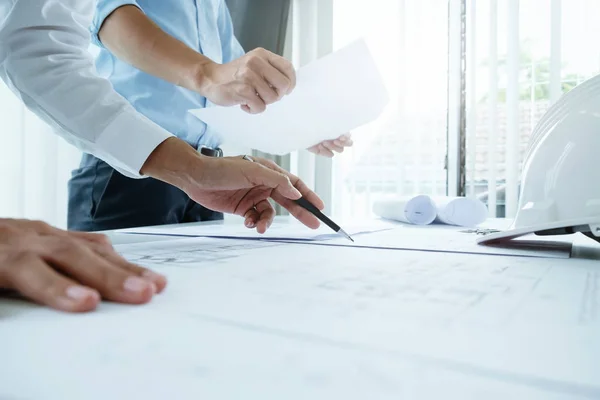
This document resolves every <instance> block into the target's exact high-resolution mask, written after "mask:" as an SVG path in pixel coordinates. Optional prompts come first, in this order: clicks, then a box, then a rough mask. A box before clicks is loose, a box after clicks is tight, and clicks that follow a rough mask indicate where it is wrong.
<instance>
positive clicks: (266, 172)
mask: <svg viewBox="0 0 600 400" xmlns="http://www.w3.org/2000/svg"><path fill="white" fill-rule="evenodd" d="M251 165H252V166H253V167H254V168H252V171H251V176H250V179H251V180H252V181H253V183H255V184H256V185H262V186H266V187H269V188H271V189H273V190H275V191H276V192H277V193H279V194H280V195H282V196H283V197H285V198H287V199H290V200H298V199H299V198H300V197H302V194H301V193H300V192H299V191H298V189H296V188H295V187H294V185H292V182H291V181H290V178H289V177H288V176H287V175H285V174H282V173H281V172H278V171H274V170H272V169H270V168H267V167H265V166H263V165H261V164H259V163H253V164H251ZM249 172H250V171H249Z"/></svg>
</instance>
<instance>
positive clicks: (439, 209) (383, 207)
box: [373, 195, 488, 227]
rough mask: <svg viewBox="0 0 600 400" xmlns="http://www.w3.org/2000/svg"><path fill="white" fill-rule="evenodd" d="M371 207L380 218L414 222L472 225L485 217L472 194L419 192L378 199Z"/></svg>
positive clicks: (479, 202) (483, 205)
mask: <svg viewBox="0 0 600 400" xmlns="http://www.w3.org/2000/svg"><path fill="white" fill-rule="evenodd" d="M373 211H374V212H375V215H377V216H379V217H381V218H385V219H390V220H394V221H400V222H405V223H408V224H414V225H429V224H431V223H433V222H436V223H440V224H447V225H458V226H466V227H473V226H476V225H479V224H481V223H482V222H484V221H485V220H486V218H487V211H488V210H487V207H486V206H485V204H484V203H483V202H481V201H480V200H478V199H474V198H467V197H446V196H441V197H430V196H426V195H419V196H410V197H398V198H393V199H386V200H381V201H378V202H376V203H375V204H374V206H373Z"/></svg>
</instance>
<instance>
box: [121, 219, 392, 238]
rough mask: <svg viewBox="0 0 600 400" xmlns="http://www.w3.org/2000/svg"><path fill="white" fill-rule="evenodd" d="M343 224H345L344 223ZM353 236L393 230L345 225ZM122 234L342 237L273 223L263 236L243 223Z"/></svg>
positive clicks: (324, 228)
mask: <svg viewBox="0 0 600 400" xmlns="http://www.w3.org/2000/svg"><path fill="white" fill-rule="evenodd" d="M342 225H343V224H342ZM342 228H343V229H344V230H345V231H346V232H347V233H348V234H349V235H350V236H356V235H363V234H367V233H372V232H378V231H381V230H385V229H389V228H390V225H389V224H386V223H383V222H377V221H373V222H371V223H370V224H368V225H366V224H365V225H355V226H342ZM119 232H121V233H130V234H146V235H166V236H190V237H219V238H239V239H242V238H243V239H265V240H267V239H268V240H302V241H320V240H330V239H335V238H338V237H342V236H341V235H339V234H338V233H335V232H334V231H332V230H331V228H329V227H328V226H327V225H325V224H321V226H320V227H319V228H318V229H316V230H312V229H310V228H307V227H306V226H304V225H302V224H300V223H298V222H292V223H288V224H273V225H272V226H271V227H270V228H269V229H268V230H267V232H265V233H264V234H259V233H258V232H256V229H248V228H246V227H245V226H244V225H243V224H241V221H240V224H223V225H195V224H184V225H167V226H158V227H143V228H131V229H123V230H120V231H119Z"/></svg>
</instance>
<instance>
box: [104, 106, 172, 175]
mask: <svg viewBox="0 0 600 400" xmlns="http://www.w3.org/2000/svg"><path fill="white" fill-rule="evenodd" d="M173 136H174V135H172V134H171V133H169V132H168V131H166V130H164V129H163V128H161V127H160V126H158V125H156V124H155V123H154V122H152V121H150V120H149V119H148V118H146V117H145V116H143V115H141V114H139V113H137V112H134V111H132V110H125V111H123V112H122V113H121V114H119V115H118V116H117V117H116V118H115V119H114V120H113V121H112V122H111V123H110V124H109V125H108V126H107V127H106V129H105V130H104V131H103V132H102V134H100V136H99V137H98V138H97V139H96V146H97V151H98V153H99V154H94V155H95V156H96V157H98V158H100V159H102V160H104V161H106V162H107V163H108V164H110V165H111V166H113V167H114V168H116V169H117V170H118V171H119V172H121V173H122V174H123V175H125V176H128V177H130V178H137V179H139V178H143V176H142V175H140V170H141V169H142V167H143V166H144V163H145V162H146V160H147V159H148V157H149V156H150V154H152V152H153V151H154V149H156V148H157V147H158V145H159V144H161V143H162V142H164V141H165V140H166V139H168V138H170V137H173Z"/></svg>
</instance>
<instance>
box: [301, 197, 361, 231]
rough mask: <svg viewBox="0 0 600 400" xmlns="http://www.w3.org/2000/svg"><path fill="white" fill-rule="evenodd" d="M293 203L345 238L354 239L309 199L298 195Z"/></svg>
mask: <svg viewBox="0 0 600 400" xmlns="http://www.w3.org/2000/svg"><path fill="white" fill-rule="evenodd" d="M294 203H296V204H298V205H299V206H300V207H302V208H304V209H305V210H307V211H308V212H310V213H311V214H312V215H314V216H315V217H317V218H318V219H319V220H320V221H321V222H323V223H324V224H325V225H327V226H328V227H330V228H331V229H333V230H334V231H335V232H336V233H339V234H340V235H343V236H344V237H345V238H346V239H348V240H350V241H352V242H354V239H352V237H350V235H348V234H347V233H346V231H345V230H343V229H342V228H340V226H339V225H338V224H336V223H335V222H333V221H332V220H331V219H329V217H328V216H327V215H325V214H323V213H322V212H321V210H319V209H318V208H317V207H315V206H314V205H313V204H312V203H311V202H310V201H308V200H306V199H305V198H304V197H300V198H299V199H298V200H294Z"/></svg>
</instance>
